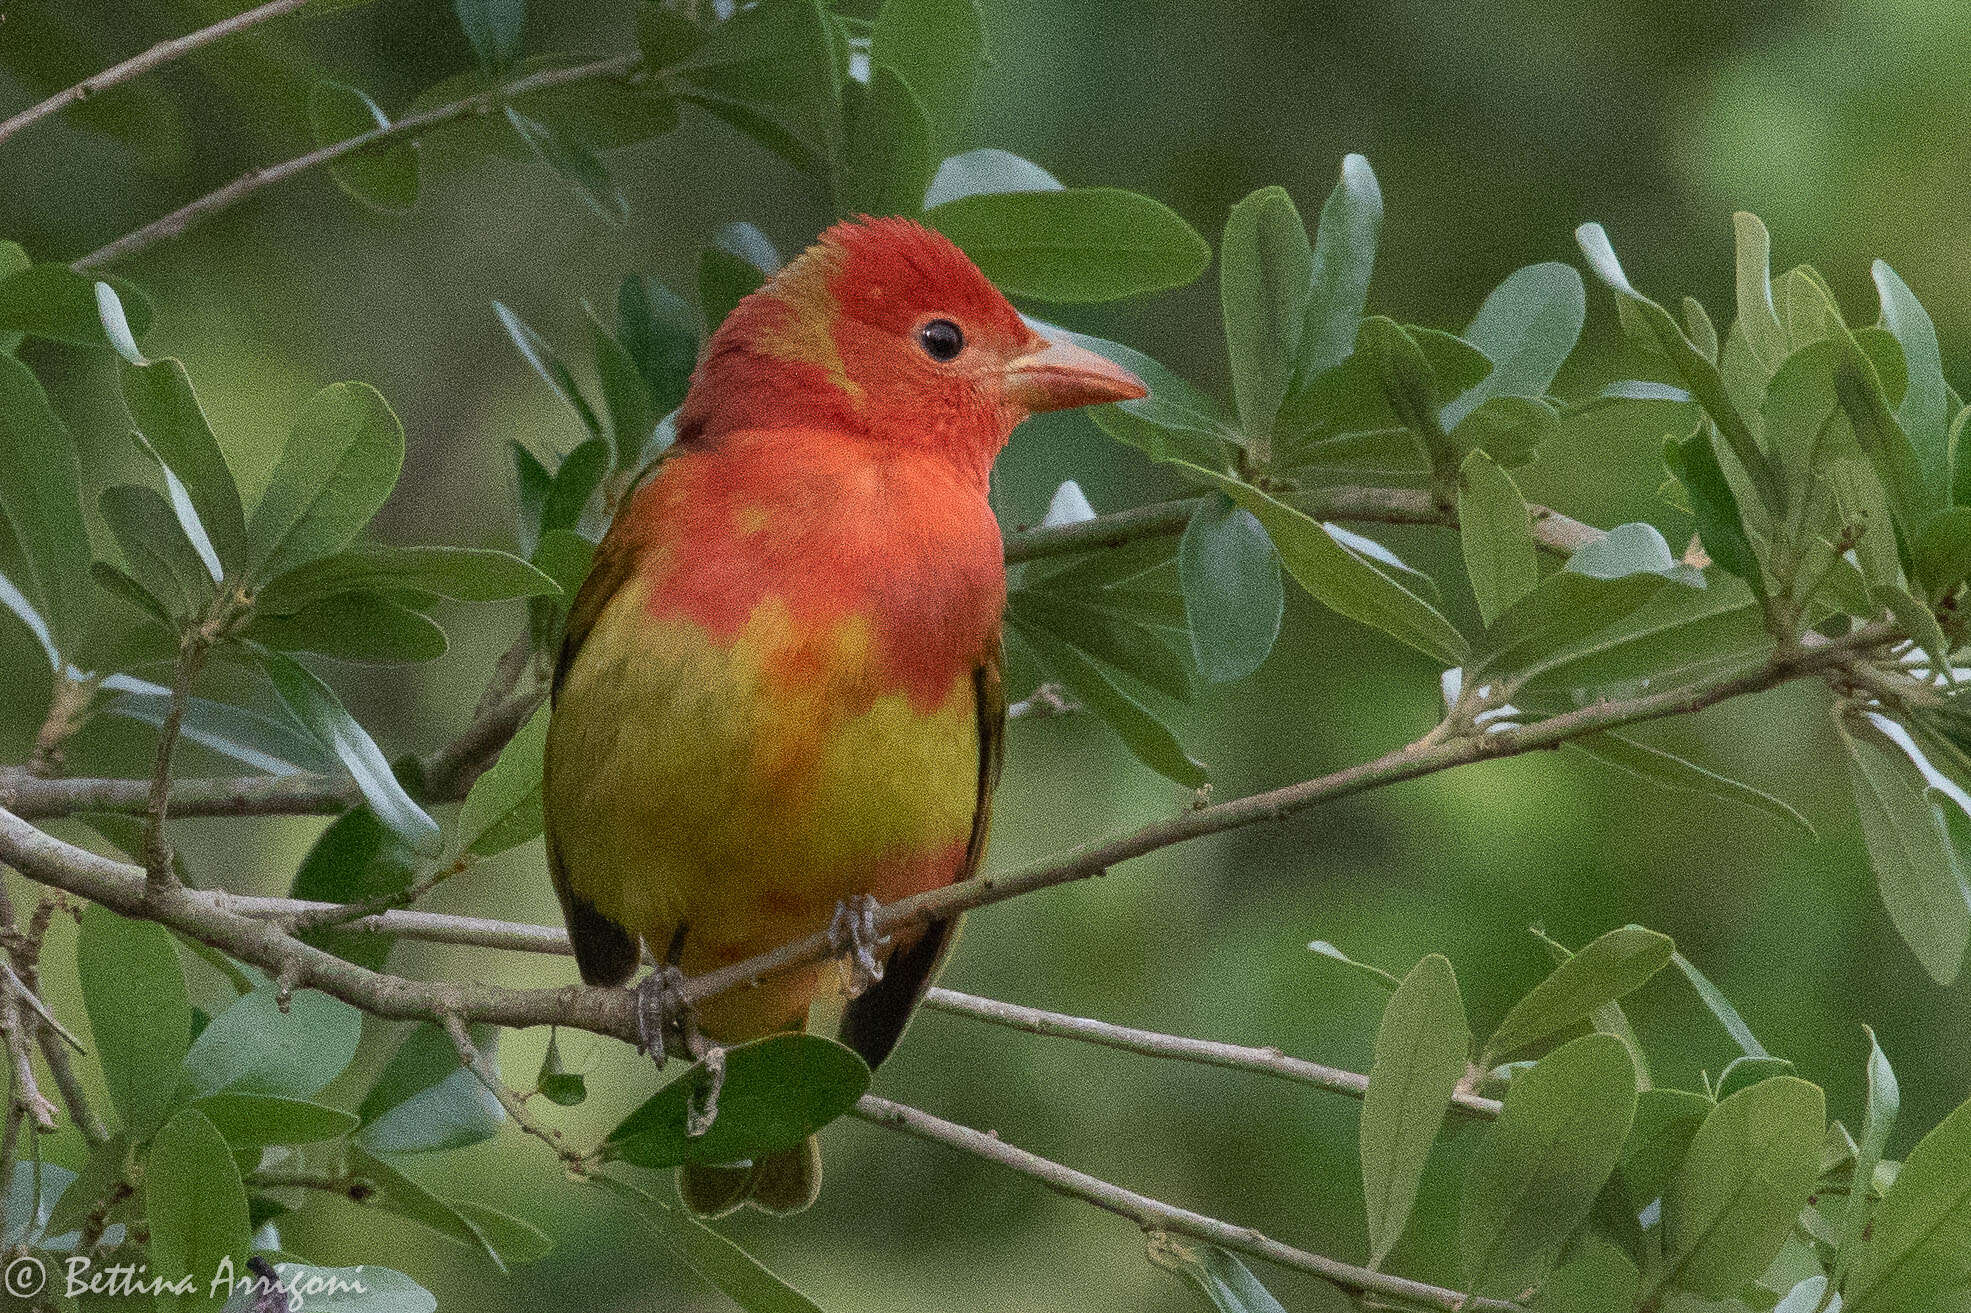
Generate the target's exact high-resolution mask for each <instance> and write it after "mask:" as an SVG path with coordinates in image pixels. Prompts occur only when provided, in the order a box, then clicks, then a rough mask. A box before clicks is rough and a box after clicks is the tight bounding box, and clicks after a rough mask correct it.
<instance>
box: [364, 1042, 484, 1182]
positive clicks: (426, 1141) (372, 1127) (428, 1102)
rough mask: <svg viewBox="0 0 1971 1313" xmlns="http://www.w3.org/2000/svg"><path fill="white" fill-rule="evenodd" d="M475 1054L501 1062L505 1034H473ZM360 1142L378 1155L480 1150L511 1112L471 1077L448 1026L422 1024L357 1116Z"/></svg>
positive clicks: (378, 1080)
mask: <svg viewBox="0 0 1971 1313" xmlns="http://www.w3.org/2000/svg"><path fill="white" fill-rule="evenodd" d="M472 1042H473V1046H474V1047H475V1048H478V1049H479V1050H480V1051H481V1052H482V1053H485V1054H486V1055H487V1056H488V1057H490V1058H492V1059H493V1060H494V1061H495V1062H497V1061H498V1052H499V1030H498V1029H497V1028H496V1027H493V1026H474V1027H473V1028H472ZM356 1115H357V1116H358V1117H359V1118H361V1119H362V1123H363V1128H362V1130H360V1131H358V1132H357V1133H356V1137H355V1138H356V1142H357V1143H359V1144H361V1145H362V1146H363V1147H364V1148H366V1149H369V1150H370V1151H371V1152H373V1153H428V1152H432V1151H434V1150H440V1149H458V1148H462V1147H464V1146H465V1145H468V1144H478V1143H479V1142H480V1141H482V1140H490V1139H491V1138H493V1136H495V1135H497V1134H499V1129H500V1125H501V1123H503V1122H504V1121H505V1120H506V1109H505V1108H503V1107H501V1106H500V1101H499V1098H498V1096H496V1095H495V1094H494V1093H493V1092H492V1091H491V1090H489V1089H487V1088H486V1083H485V1082H484V1081H482V1080H480V1079H479V1077H478V1076H477V1075H475V1074H474V1073H473V1072H472V1070H471V1069H470V1068H468V1067H466V1066H464V1065H463V1064H462V1063H460V1061H459V1052H458V1049H457V1047H455V1046H454V1045H453V1043H452V1040H451V1037H450V1036H449V1035H447V1034H446V1033H445V1030H444V1028H443V1027H442V1026H438V1025H435V1024H433V1023H432V1022H428V1021H427V1022H421V1023H419V1024H418V1025H417V1026H416V1027H415V1028H414V1029H412V1030H411V1031H410V1032H409V1033H408V1034H406V1035H405V1036H404V1040H403V1043H401V1044H399V1045H398V1046H397V1051H396V1052H395V1053H394V1054H392V1055H391V1058H390V1061H389V1062H388V1063H387V1064H385V1066H384V1068H383V1070H382V1071H381V1072H380V1073H378V1075H377V1078H376V1083H375V1084H373V1085H372V1086H370V1091H369V1093H368V1094H366V1095H364V1096H363V1102H362V1104H361V1105H360V1106H359V1107H358V1108H357V1109H356Z"/></svg>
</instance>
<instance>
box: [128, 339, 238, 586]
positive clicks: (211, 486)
mask: <svg viewBox="0 0 1971 1313" xmlns="http://www.w3.org/2000/svg"><path fill="white" fill-rule="evenodd" d="M118 374H119V376H120V377H121V379H122V382H123V402H124V405H126V406H127V407H129V410H130V418H131V419H132V420H134V421H136V424H137V428H138V430H139V431H140V432H141V433H142V434H143V436H144V439H145V441H146V442H148V443H149V444H150V447H151V449H152V451H154V452H155V453H156V455H157V456H158V458H159V459H160V460H161V461H162V462H163V464H164V467H165V469H167V470H169V471H170V472H171V474H172V475H173V476H175V477H176V478H177V480H178V481H179V483H181V484H182V485H183V486H184V489H185V493H186V495H187V496H188V497H189V498H190V500H191V504H192V506H193V507H194V508H195V511H196V519H197V521H198V525H199V530H200V532H202V533H204V534H205V536H206V538H207V540H208V541H209V542H210V543H211V544H212V548H213V551H214V552H215V553H216V554H217V556H218V558H219V560H220V562H221V564H222V565H223V566H224V568H225V570H226V571H228V572H230V571H233V570H236V569H238V568H239V566H240V565H241V563H242V562H244V561H245V559H246V516H245V513H244V512H242V511H241V510H240V493H239V488H238V486H237V485H235V484H234V482H233V472H232V470H231V469H230V468H229V467H228V466H227V464H226V456H225V453H224V452H223V451H221V450H220V448H219V442H218V439H216V438H214V437H213V436H212V426H211V425H210V424H208V423H207V422H206V419H205V410H204V408H203V407H201V406H200V405H199V400H198V395H197V394H196V393H195V392H193V391H192V380H191V377H190V376H189V375H188V374H186V372H185V367H184V365H182V364H180V363H179V362H178V361H176V360H172V359H168V358H167V359H164V360H153V361H151V362H150V363H149V364H147V365H142V366H137V365H131V364H129V363H128V362H125V363H123V364H120V365H119V366H118ZM180 518H181V519H182V518H183V516H182V515H181V516H180ZM186 533H187V535H188V536H189V535H190V534H191V529H190V527H189V526H187V528H186Z"/></svg>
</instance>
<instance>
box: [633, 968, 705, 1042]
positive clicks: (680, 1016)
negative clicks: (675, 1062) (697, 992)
mask: <svg viewBox="0 0 1971 1313" xmlns="http://www.w3.org/2000/svg"><path fill="white" fill-rule="evenodd" d="M635 1006H636V1034H637V1047H638V1048H640V1049H641V1050H643V1052H645V1053H648V1054H649V1055H650V1056H651V1058H652V1059H653V1060H654V1061H655V1062H656V1063H657V1065H658V1066H659V1067H662V1066H663V1065H664V1062H665V1060H666V1059H667V1058H669V1057H671V1056H673V1055H675V1056H678V1057H683V1058H690V1057H692V1056H694V1055H695V1054H696V1053H697V1051H698V1049H699V1048H700V1047H702V1041H700V1040H699V1038H698V1021H697V1018H696V1017H695V1016H694V1015H693V1014H692V1010H691V1003H690V1000H688V999H686V998H685V996H684V972H682V971H680V970H678V969H677V968H676V967H675V966H671V965H669V964H665V965H662V966H659V967H657V968H655V969H654V970H652V971H651V973H650V974H649V975H647V976H645V977H644V978H643V979H642V980H640V981H638V982H637V987H636V1005H635Z"/></svg>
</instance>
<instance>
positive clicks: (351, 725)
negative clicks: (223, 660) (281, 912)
mask: <svg viewBox="0 0 1971 1313" xmlns="http://www.w3.org/2000/svg"><path fill="white" fill-rule="evenodd" d="M254 652H255V655H256V656H257V657H258V658H259V661H260V665H261V667H262V668H263V669H265V670H266V672H267V677H268V678H269V679H271V680H272V681H273V684H274V692H275V694H276V695H277V696H278V697H279V698H280V700H281V705H282V706H284V707H286V708H287V710H288V713H289V714H290V715H292V716H293V717H294V718H295V720H296V721H298V722H300V724H301V727H302V728H303V729H305V730H307V731H308V732H309V733H310V734H313V735H314V736H315V737H316V739H318V740H319V741H320V742H321V744H322V746H323V747H325V748H327V749H328V750H329V751H330V752H332V753H334V754H335V757H336V760H338V761H340V762H341V763H342V764H343V766H344V767H346V768H347V769H348V771H349V773H350V775H352V776H353V777H354V778H355V781H356V787H357V789H358V790H360V791H361V793H362V795H363V799H364V801H366V802H367V803H369V805H370V807H371V809H372V810H374V811H375V812H376V815H377V819H378V820H380V821H382V822H383V823H384V824H385V825H386V826H388V827H389V828H390V829H391V830H392V831H393V832H395V833H396V834H397V835H398V836H399V837H401V838H402V839H403V840H404V842H405V843H406V844H408V845H409V846H410V847H411V848H412V849H413V850H414V851H417V852H421V853H425V854H427V855H430V856H436V855H437V852H438V822H436V821H434V820H432V819H431V817H429V816H427V815H426V814H425V812H424V809H423V808H422V807H419V806H418V805H417V803H416V802H414V801H412V799H411V796H410V795H409V794H408V793H406V792H404V786H403V785H401V784H399V783H398V782H397V777H396V775H395V774H393V773H392V771H391V769H390V763H389V761H388V760H386V759H385V757H384V755H383V751H382V749H380V748H378V747H377V746H376V740H374V739H372V738H371V737H370V736H369V732H368V731H367V730H365V729H364V728H363V727H362V726H361V725H358V724H357V723H356V721H355V718H354V717H352V716H351V715H350V714H349V713H348V711H347V710H345V709H344V708H343V705H342V700H341V699H340V698H338V697H336V695H335V690H333V689H331V688H330V687H329V686H328V685H327V684H324V683H323V682H322V681H321V679H320V678H319V677H318V676H316V675H315V673H314V672H313V671H311V670H309V669H308V668H307V667H306V666H304V665H302V664H301V663H300V662H298V661H295V660H294V659H293V658H292V657H288V656H284V655H282V654H281V653H279V652H274V651H270V650H268V649H267V648H255V649H254Z"/></svg>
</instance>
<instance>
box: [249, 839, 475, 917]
mask: <svg viewBox="0 0 1971 1313" xmlns="http://www.w3.org/2000/svg"><path fill="white" fill-rule="evenodd" d="M477 860H478V858H477V857H475V856H474V855H473V854H472V853H470V852H463V853H460V854H459V855H458V856H457V857H455V858H453V859H452V860H451V861H449V862H447V863H445V865H443V866H441V867H439V868H438V869H437V870H435V871H433V872H431V873H430V874H429V875H426V876H423V877H421V878H419V879H416V880H413V881H411V882H410V883H409V884H407V885H405V886H404V887H403V888H402V889H392V890H390V891H389V892H388V893H381V894H378V895H376V896H375V897H374V898H366V899H364V900H363V901H361V902H359V903H340V904H337V903H324V904H322V905H321V906H320V907H311V908H309V909H307V910H306V911H301V912H296V913H295V914H294V916H293V918H292V919H290V920H289V921H288V923H287V929H288V932H289V933H290V934H300V933H302V932H303V931H308V930H325V929H328V928H329V927H330V926H340V925H346V924H348V923H349V922H351V921H361V920H364V919H366V918H368V917H373V916H377V915H380V914H381V913H384V912H388V911H391V910H392V909H395V908H399V907H409V906H410V905H411V904H413V903H415V902H417V900H418V899H420V898H422V897H424V896H425V895H426V894H428V893H430V892H431V891H432V890H433V889H436V888H437V887H438V886H439V885H441V884H443V883H444V882H445V881H447V880H449V879H451V878H452V877H453V876H455V875H458V874H459V873H460V872H462V871H464V870H466V869H467V868H468V867H470V866H471V865H472V864H473V863H474V862H475V861H477Z"/></svg>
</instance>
